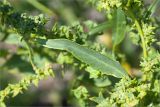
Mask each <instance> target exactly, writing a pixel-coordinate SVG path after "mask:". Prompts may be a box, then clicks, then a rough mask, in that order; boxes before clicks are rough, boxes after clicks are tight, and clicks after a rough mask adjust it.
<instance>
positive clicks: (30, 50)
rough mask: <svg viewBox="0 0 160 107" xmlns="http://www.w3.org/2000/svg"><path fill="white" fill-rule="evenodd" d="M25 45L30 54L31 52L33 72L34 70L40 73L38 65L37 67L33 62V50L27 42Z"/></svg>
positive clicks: (30, 58)
mask: <svg viewBox="0 0 160 107" xmlns="http://www.w3.org/2000/svg"><path fill="white" fill-rule="evenodd" d="M24 41H25V40H24ZM25 43H26V47H27V49H28V52H29V61H30V63H31V65H32V67H33V70H34V71H35V72H36V73H38V68H37V67H36V65H35V64H34V62H33V54H32V49H31V48H30V46H29V43H28V42H27V41H25Z"/></svg>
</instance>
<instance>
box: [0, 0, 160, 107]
mask: <svg viewBox="0 0 160 107" xmlns="http://www.w3.org/2000/svg"><path fill="white" fill-rule="evenodd" d="M155 1H156V0H155ZM89 2H91V3H93V5H94V6H95V7H96V8H97V9H98V10H100V11H102V12H105V13H106V14H107V15H108V18H109V19H113V18H114V16H113V13H114V12H115V10H120V11H122V12H123V13H125V20H126V25H127V27H129V28H130V31H129V34H130V36H132V39H136V44H138V45H140V46H141V47H142V49H143V57H142V60H141V63H140V66H141V72H142V73H143V74H142V76H141V77H139V78H132V77H128V76H125V77H123V78H122V79H121V80H120V81H119V82H118V83H116V85H115V86H114V88H113V89H112V91H110V92H109V96H108V97H107V98H104V97H103V95H102V93H100V94H99V96H98V97H92V98H90V100H91V101H94V102H96V103H97V106H100V107H107V106H108V107H111V106H113V107H114V106H115V107H116V106H122V107H128V106H160V75H159V72H160V54H159V52H158V50H155V49H154V48H153V46H152V45H153V44H155V43H157V42H158V41H157V40H156V38H155V31H156V27H157V24H156V21H155V20H154V18H153V17H151V12H150V11H151V9H147V8H145V7H144V3H143V1H142V0H89ZM0 15H1V16H0V20H1V27H2V26H3V27H7V29H8V30H7V31H8V32H16V33H18V34H19V35H20V36H21V38H22V40H23V41H25V43H26V46H27V48H28V50H29V57H30V62H31V64H32V67H33V69H34V70H35V75H31V76H29V77H26V78H25V79H23V80H21V81H20V82H19V83H17V84H14V85H11V84H10V85H8V87H6V88H5V89H4V90H2V91H0V106H4V105H5V104H4V101H5V99H6V97H9V96H13V97H14V96H16V95H18V94H19V93H21V92H22V91H24V90H27V87H28V86H29V85H30V84H32V83H33V84H37V83H38V81H39V80H41V79H43V78H44V77H46V76H50V75H53V72H52V69H50V68H48V67H47V69H46V68H45V69H39V68H37V67H36V66H35V64H34V62H33V60H32V55H33V54H32V49H31V46H32V45H34V44H35V42H36V41H35V39H57V38H66V39H68V40H72V41H74V42H76V43H79V44H81V45H85V46H88V47H89V48H92V49H94V50H100V51H101V53H102V54H104V52H103V51H102V48H101V46H100V47H98V46H97V45H95V46H94V45H93V46H91V45H90V43H91V42H90V41H89V40H88V34H87V33H85V32H84V30H83V27H82V26H81V25H80V24H79V23H76V24H74V25H73V26H62V27H58V26H57V24H55V25H54V26H53V29H52V30H51V31H50V30H46V28H45V23H46V19H45V18H44V17H43V15H39V16H27V15H26V14H25V13H22V14H21V13H18V12H15V11H14V9H13V7H11V6H10V4H9V3H8V2H6V1H4V2H0ZM92 25H94V24H92ZM94 26H97V25H94ZM94 26H93V27H94ZM134 41H135V40H134ZM55 42H56V41H55ZM62 43H63V42H62ZM94 44H96V43H94ZM59 48H62V47H61V46H59ZM57 49H58V48H57ZM69 49H70V48H67V49H66V50H67V51H71V50H69ZM71 49H75V48H71ZM82 51H83V50H82ZM71 53H74V54H76V53H75V52H74V51H73V52H72V51H71ZM74 54H73V55H74ZM75 56H76V55H75ZM106 56H107V55H106ZM77 57H78V59H80V60H82V61H83V59H81V58H82V57H79V56H77ZM69 58H70V59H73V60H71V61H69V62H67V63H72V64H74V61H75V59H74V58H73V57H72V56H69ZM84 62H85V61H84ZM82 64H83V63H82ZM79 65H81V64H79ZM85 67H86V65H85ZM86 71H88V72H89V73H90V75H91V76H92V78H103V77H104V75H103V73H102V72H101V71H97V70H94V69H93V68H91V67H87V68H86ZM74 92H75V96H76V97H77V98H78V99H80V101H81V102H83V103H85V101H86V99H89V95H88V91H87V90H86V88H85V87H82V86H81V87H79V88H77V89H76V90H74ZM77 92H79V94H76V93H77Z"/></svg>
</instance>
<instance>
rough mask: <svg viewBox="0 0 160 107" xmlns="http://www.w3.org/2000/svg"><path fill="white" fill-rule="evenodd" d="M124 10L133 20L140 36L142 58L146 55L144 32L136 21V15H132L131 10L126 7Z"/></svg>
mask: <svg viewBox="0 0 160 107" xmlns="http://www.w3.org/2000/svg"><path fill="white" fill-rule="evenodd" d="M126 12H127V14H128V15H130V17H131V18H132V20H134V23H135V25H136V28H137V31H138V33H139V35H140V38H141V42H142V48H143V56H144V58H146V57H147V54H148V53H147V47H146V43H145V39H144V37H145V35H144V32H143V30H142V27H141V25H140V23H139V22H138V20H137V19H136V17H135V16H134V14H133V12H132V11H131V10H129V9H128V8H127V9H126Z"/></svg>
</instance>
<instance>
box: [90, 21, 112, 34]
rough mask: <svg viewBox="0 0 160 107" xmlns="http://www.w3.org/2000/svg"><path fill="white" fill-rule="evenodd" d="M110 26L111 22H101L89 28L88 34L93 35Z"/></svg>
mask: <svg viewBox="0 0 160 107" xmlns="http://www.w3.org/2000/svg"><path fill="white" fill-rule="evenodd" d="M111 27H112V22H109V21H107V22H104V23H102V24H99V25H98V26H96V27H94V28H93V29H91V31H89V33H88V35H94V34H96V33H99V32H102V31H104V30H106V29H108V28H111Z"/></svg>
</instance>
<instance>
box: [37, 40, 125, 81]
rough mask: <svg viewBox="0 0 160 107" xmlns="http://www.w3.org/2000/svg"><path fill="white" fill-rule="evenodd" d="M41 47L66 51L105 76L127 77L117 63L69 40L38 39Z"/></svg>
mask: <svg viewBox="0 0 160 107" xmlns="http://www.w3.org/2000/svg"><path fill="white" fill-rule="evenodd" d="M36 41H37V42H38V43H39V44H40V45H43V46H45V47H48V48H53V49H59V50H66V51H68V52H70V53H72V55H73V56H74V57H76V58H78V59H79V60H81V61H82V62H84V63H86V64H88V65H90V66H91V67H93V68H94V69H96V70H98V71H101V72H102V73H103V74H106V75H112V76H115V77H117V78H122V77H124V76H126V75H127V74H126V72H125V71H124V69H123V68H122V67H121V65H120V64H119V63H118V62H117V61H113V60H112V59H110V58H108V57H106V56H104V55H102V54H100V53H98V52H96V51H93V50H90V49H88V48H86V47H83V46H81V45H79V44H77V43H74V42H72V41H70V40H67V39H48V40H43V39H37V40H36Z"/></svg>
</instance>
